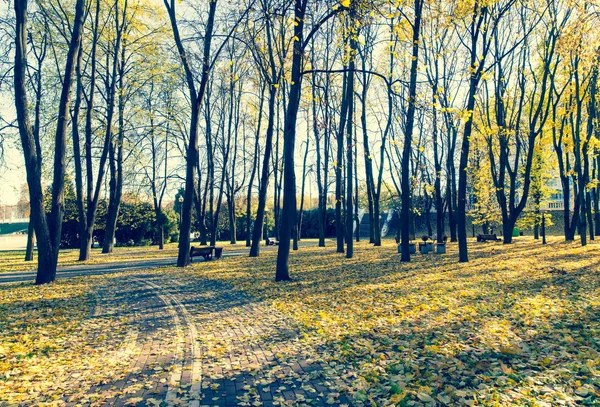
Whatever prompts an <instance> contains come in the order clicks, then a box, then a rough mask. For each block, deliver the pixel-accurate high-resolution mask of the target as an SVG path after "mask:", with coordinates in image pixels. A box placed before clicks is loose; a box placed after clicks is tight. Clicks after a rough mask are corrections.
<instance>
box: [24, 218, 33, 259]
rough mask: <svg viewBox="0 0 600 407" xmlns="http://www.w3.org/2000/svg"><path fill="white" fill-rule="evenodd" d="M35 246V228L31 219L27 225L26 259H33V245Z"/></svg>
mask: <svg viewBox="0 0 600 407" xmlns="http://www.w3.org/2000/svg"><path fill="white" fill-rule="evenodd" d="M34 246H35V229H34V228H33V222H32V221H31V220H30V221H29V225H28V226H27V248H26V249H25V261H33V247H34Z"/></svg>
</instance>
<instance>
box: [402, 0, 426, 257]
mask: <svg viewBox="0 0 600 407" xmlns="http://www.w3.org/2000/svg"><path fill="white" fill-rule="evenodd" d="M414 7H415V22H414V25H413V38H412V39H413V42H412V61H411V66H410V83H409V88H408V102H407V103H408V108H407V112H406V127H405V131H404V146H403V149H402V182H401V188H402V219H410V218H411V216H410V208H411V185H410V155H411V150H412V148H411V147H412V136H413V131H414V123H415V110H416V103H417V100H416V96H417V74H418V71H417V69H418V66H419V46H420V44H419V38H420V33H421V14H422V10H423V1H422V0H414ZM409 235H410V223H409V222H402V242H401V244H402V250H401V252H402V254H401V261H403V262H409V261H410V252H409V246H408V244H409Z"/></svg>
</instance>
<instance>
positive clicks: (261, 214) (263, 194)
mask: <svg viewBox="0 0 600 407" xmlns="http://www.w3.org/2000/svg"><path fill="white" fill-rule="evenodd" d="M276 96H277V89H276V88H275V87H274V86H271V87H270V89H269V103H268V105H269V107H268V109H269V113H268V114H269V118H268V122H267V132H266V136H265V152H264V158H263V165H262V173H261V177H260V188H259V191H258V208H257V210H256V219H255V220H254V228H253V229H252V246H251V247H250V257H258V255H259V253H260V242H261V240H262V234H263V223H264V220H265V208H266V205H267V191H268V186H269V161H270V160H271V151H272V150H273V133H274V127H275V99H276ZM288 244H289V243H288Z"/></svg>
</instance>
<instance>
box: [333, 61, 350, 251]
mask: <svg viewBox="0 0 600 407" xmlns="http://www.w3.org/2000/svg"><path fill="white" fill-rule="evenodd" d="M347 92H348V73H347V72H344V78H343V81H342V106H341V113H340V123H339V131H338V132H337V137H336V140H337V162H336V163H335V234H336V243H337V248H336V251H337V253H344V225H343V220H342V202H344V196H343V195H344V192H343V190H342V188H343V174H342V169H343V164H342V162H343V161H344V131H345V129H346V118H347V115H348V96H347V95H346V93H347Z"/></svg>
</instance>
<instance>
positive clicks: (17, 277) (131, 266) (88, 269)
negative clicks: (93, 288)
mask: <svg viewBox="0 0 600 407" xmlns="http://www.w3.org/2000/svg"><path fill="white" fill-rule="evenodd" d="M316 244H317V243H315V242H300V243H299V245H300V247H308V246H315V245H316ZM276 249H277V246H262V247H261V248H260V250H261V251H272V250H276ZM248 252H249V248H246V247H232V248H227V247H225V249H224V250H223V256H224V257H230V256H247V255H248ZM115 255H119V256H124V255H125V254H121V253H115ZM198 261H203V260H202V258H195V259H194V262H198ZM175 264H177V257H162V258H153V259H147V260H129V261H115V262H110V263H98V264H82V265H76V266H62V267H58V269H57V272H56V278H69V277H78V276H83V275H98V274H106V273H114V272H118V271H131V270H143V269H153V268H157V267H165V266H173V265H175ZM0 271H1V269H0ZM35 275H36V272H35V271H15V272H9V273H2V272H0V284H6V283H17V282H21V281H33V280H35Z"/></svg>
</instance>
